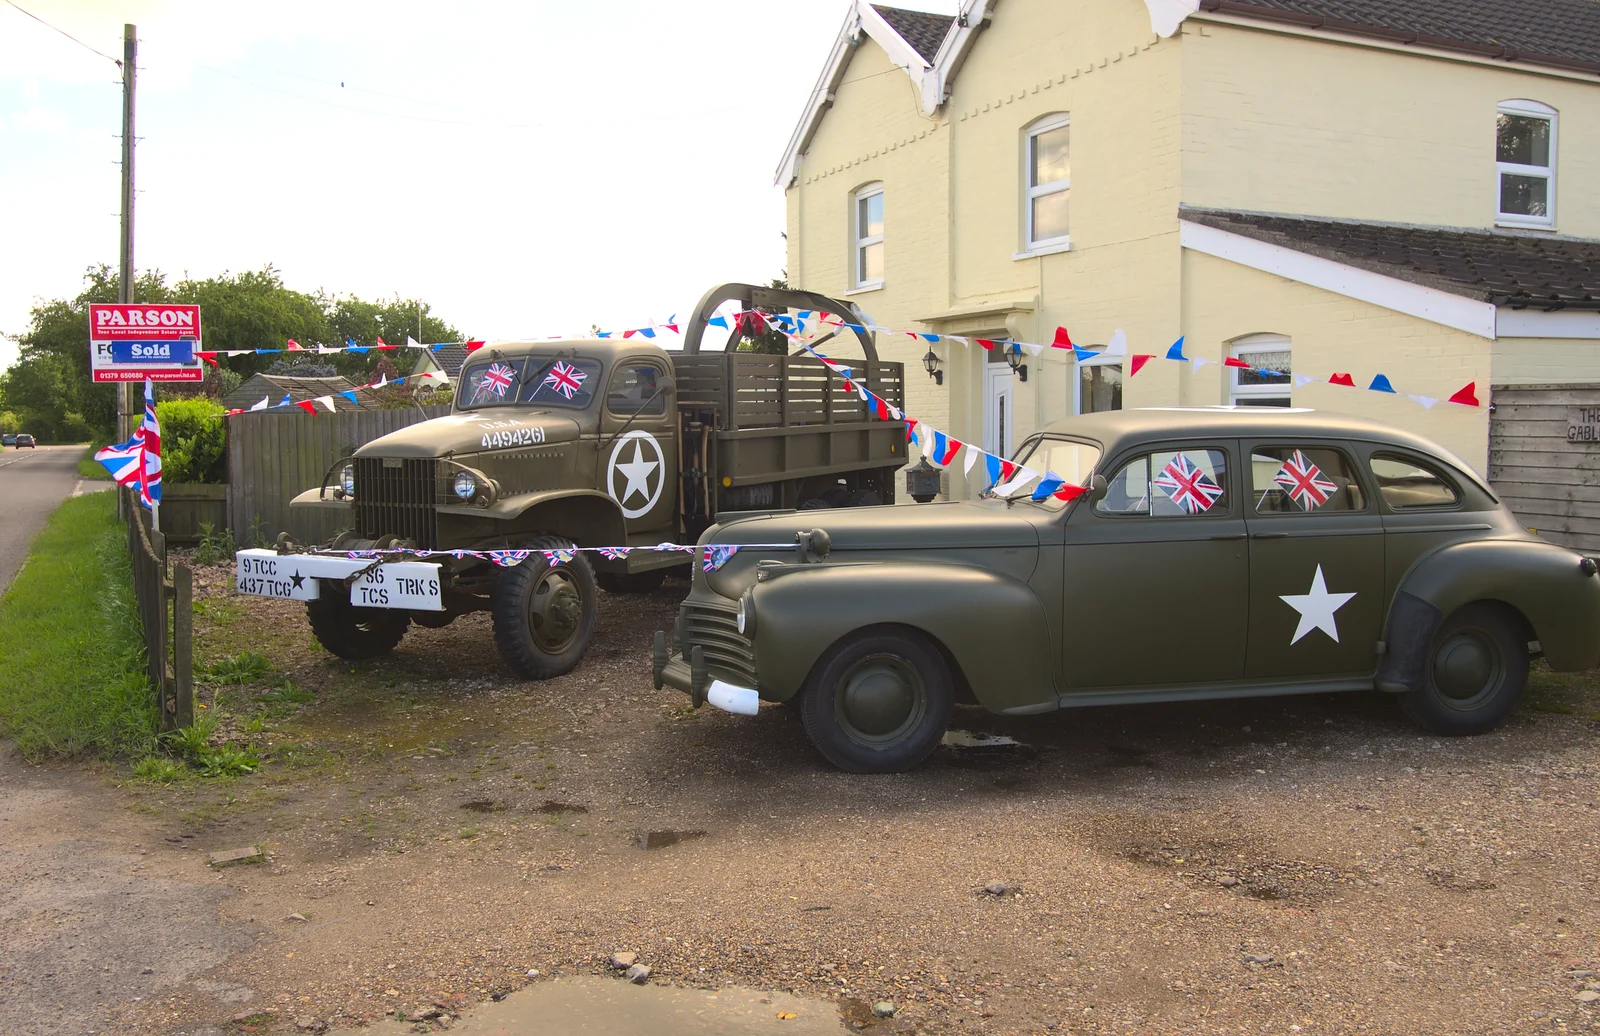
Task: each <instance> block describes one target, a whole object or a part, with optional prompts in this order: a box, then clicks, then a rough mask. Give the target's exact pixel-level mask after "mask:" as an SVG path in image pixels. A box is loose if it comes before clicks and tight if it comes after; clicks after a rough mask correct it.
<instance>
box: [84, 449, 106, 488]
mask: <svg viewBox="0 0 1600 1036" xmlns="http://www.w3.org/2000/svg"><path fill="white" fill-rule="evenodd" d="M99 448H100V447H99V446H91V447H89V448H88V449H86V450H84V451H83V456H81V457H79V458H78V477H79V478H93V479H100V480H102V481H106V482H109V481H110V480H111V472H109V471H107V470H106V466H105V465H104V464H101V463H100V462H99V461H97V460H95V459H94V454H95V451H96V450H98V449H99Z"/></svg>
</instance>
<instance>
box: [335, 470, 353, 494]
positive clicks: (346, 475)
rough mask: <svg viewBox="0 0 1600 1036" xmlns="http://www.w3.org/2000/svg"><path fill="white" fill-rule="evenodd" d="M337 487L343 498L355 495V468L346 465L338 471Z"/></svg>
mask: <svg viewBox="0 0 1600 1036" xmlns="http://www.w3.org/2000/svg"><path fill="white" fill-rule="evenodd" d="M339 487H340V488H341V489H343V490H344V495H345V496H355V495H356V466H355V465H354V464H346V465H345V466H344V467H342V468H340V469H339Z"/></svg>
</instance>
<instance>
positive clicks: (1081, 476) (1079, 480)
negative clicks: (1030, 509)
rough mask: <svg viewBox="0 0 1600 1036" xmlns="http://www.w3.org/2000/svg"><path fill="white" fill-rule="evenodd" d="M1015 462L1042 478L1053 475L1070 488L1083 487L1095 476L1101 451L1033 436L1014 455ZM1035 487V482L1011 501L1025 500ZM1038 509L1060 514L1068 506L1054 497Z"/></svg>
mask: <svg viewBox="0 0 1600 1036" xmlns="http://www.w3.org/2000/svg"><path fill="white" fill-rule="evenodd" d="M1016 461H1017V463H1018V464H1024V465H1026V466H1028V467H1030V468H1032V469H1033V470H1035V471H1037V472H1039V474H1040V475H1041V476H1042V475H1044V474H1045V473H1046V472H1052V473H1054V474H1056V475H1058V476H1060V477H1061V478H1064V479H1066V480H1067V485H1069V486H1086V485H1088V484H1089V477H1090V476H1091V475H1093V474H1094V466H1095V465H1096V464H1098V463H1100V447H1098V446H1096V445H1095V444H1094V443H1088V442H1076V441H1074V440H1072V439H1061V438H1057V437H1055V436H1049V435H1036V436H1034V437H1033V438H1031V439H1029V440H1028V441H1027V442H1025V443H1023V444H1022V448H1021V449H1020V450H1018V451H1017V457H1016ZM1037 485H1038V483H1037V482H1035V483H1033V485H1032V486H1024V487H1023V488H1022V489H1021V490H1020V491H1019V492H1017V493H1016V495H1015V496H1013V497H1012V499H1014V500H1017V499H1023V500H1025V499H1027V498H1028V494H1029V493H1030V492H1031V491H1032V489H1033V488H1034V487H1036V486H1037ZM1041 506H1043V507H1047V508H1049V509H1050V510H1052V511H1059V510H1060V509H1061V508H1063V507H1065V506H1067V505H1066V503H1065V502H1064V501H1061V500H1057V499H1056V498H1055V497H1047V498H1046V499H1045V500H1044V501H1042V503H1041Z"/></svg>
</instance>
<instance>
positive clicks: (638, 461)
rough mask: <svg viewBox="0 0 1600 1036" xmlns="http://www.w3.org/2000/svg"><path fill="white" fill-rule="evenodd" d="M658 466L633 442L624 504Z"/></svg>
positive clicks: (646, 490) (646, 488) (643, 492)
mask: <svg viewBox="0 0 1600 1036" xmlns="http://www.w3.org/2000/svg"><path fill="white" fill-rule="evenodd" d="M659 464H660V462H659V461H653V460H645V459H644V452H643V450H642V448H641V447H640V445H639V440H638V439H635V440H633V459H632V460H630V461H628V463H626V464H618V465H617V470H618V471H620V472H622V475H623V477H624V478H626V479H627V480H628V485H627V488H626V489H624V490H623V491H622V502H623V503H624V504H626V503H627V502H628V501H629V500H632V499H633V494H635V493H638V494H639V495H640V496H642V497H644V498H645V499H646V500H648V499H650V473H651V472H652V471H654V470H656V468H657V467H658V466H659ZM1336 639H1337V638H1336Z"/></svg>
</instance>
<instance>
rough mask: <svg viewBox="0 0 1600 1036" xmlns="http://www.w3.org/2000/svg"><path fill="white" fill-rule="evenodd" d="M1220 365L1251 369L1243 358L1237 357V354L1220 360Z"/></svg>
mask: <svg viewBox="0 0 1600 1036" xmlns="http://www.w3.org/2000/svg"><path fill="white" fill-rule="evenodd" d="M1222 365H1223V366H1224V367H1243V368H1244V369H1245V370H1252V369H1253V368H1252V367H1251V366H1250V365H1249V364H1248V363H1245V362H1244V361H1243V360H1241V359H1239V357H1237V356H1230V357H1228V358H1227V359H1226V360H1223V361H1222Z"/></svg>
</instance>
